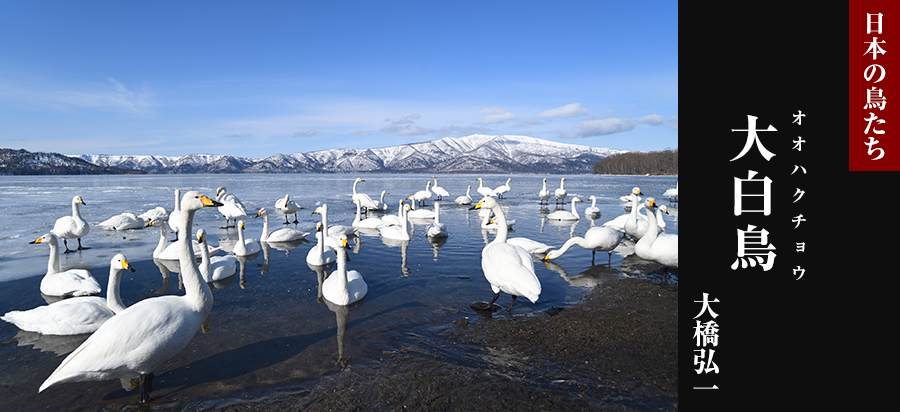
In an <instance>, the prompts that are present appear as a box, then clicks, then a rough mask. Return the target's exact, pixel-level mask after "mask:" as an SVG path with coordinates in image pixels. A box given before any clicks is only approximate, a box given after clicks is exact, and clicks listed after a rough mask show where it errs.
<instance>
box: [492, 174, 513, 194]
mask: <svg viewBox="0 0 900 412" xmlns="http://www.w3.org/2000/svg"><path fill="white" fill-rule="evenodd" d="M511 181H512V178H509V179H506V184H505V185H500V186H497V188H496V189H494V195H495V196H497V198H498V199H502V198H503V195H504V194H506V193H507V192H509V191H510V190H512V188H511V187H509V182H511Z"/></svg>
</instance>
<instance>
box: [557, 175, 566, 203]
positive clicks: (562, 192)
mask: <svg viewBox="0 0 900 412" xmlns="http://www.w3.org/2000/svg"><path fill="white" fill-rule="evenodd" d="M553 195H554V196H556V204H559V202H561V201H564V200H566V196H568V195H569V194H568V193H567V192H566V178H562V179H560V180H559V188H557V189H556V190H555V191H554V192H553Z"/></svg>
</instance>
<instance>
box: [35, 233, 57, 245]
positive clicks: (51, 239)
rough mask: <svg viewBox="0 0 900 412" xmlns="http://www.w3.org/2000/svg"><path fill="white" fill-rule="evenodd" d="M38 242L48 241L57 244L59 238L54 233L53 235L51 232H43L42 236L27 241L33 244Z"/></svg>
mask: <svg viewBox="0 0 900 412" xmlns="http://www.w3.org/2000/svg"><path fill="white" fill-rule="evenodd" d="M38 243H49V244H51V245H58V244H59V240H58V238H57V237H56V235H54V234H53V233H44V235H43V236H41V237H39V238H37V239H36V240H34V241H32V242H28V244H29V245H35V244H38Z"/></svg>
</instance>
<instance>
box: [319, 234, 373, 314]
mask: <svg viewBox="0 0 900 412" xmlns="http://www.w3.org/2000/svg"><path fill="white" fill-rule="evenodd" d="M368 291H369V287H368V285H366V281H365V280H363V278H362V275H360V274H359V272H357V271H355V270H351V271H349V272H348V271H347V238H346V237H343V238H342V239H341V245H340V246H338V248H337V270H335V271H334V272H331V275H328V278H326V279H325V281H324V282H322V297H323V298H325V300H327V301H329V302H331V303H334V304H336V305H341V306H346V305H349V304H351V303H354V302H356V301H359V300H360V299H362V298H364V297H365V296H366V293H368Z"/></svg>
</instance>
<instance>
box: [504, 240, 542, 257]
mask: <svg viewBox="0 0 900 412" xmlns="http://www.w3.org/2000/svg"><path fill="white" fill-rule="evenodd" d="M506 243H509V244H510V245H516V246H518V247H521V248H522V249H525V251H527V252H528V253H531V254H534V255H543V254H544V253H547V251H548V250H550V249H553V247H552V246H550V245H547V244H544V243H541V242H538V241H536V240H531V239H529V238H527V237H511V238H508V239H506Z"/></svg>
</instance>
